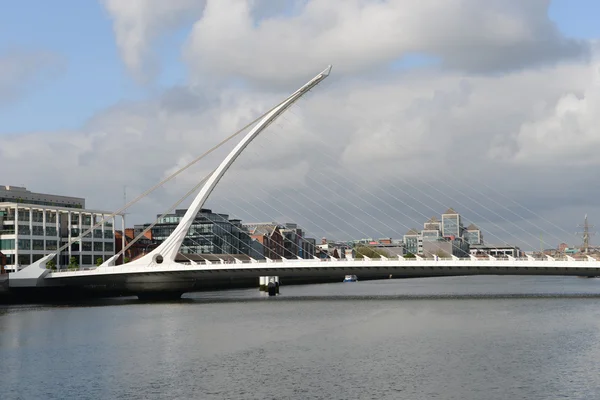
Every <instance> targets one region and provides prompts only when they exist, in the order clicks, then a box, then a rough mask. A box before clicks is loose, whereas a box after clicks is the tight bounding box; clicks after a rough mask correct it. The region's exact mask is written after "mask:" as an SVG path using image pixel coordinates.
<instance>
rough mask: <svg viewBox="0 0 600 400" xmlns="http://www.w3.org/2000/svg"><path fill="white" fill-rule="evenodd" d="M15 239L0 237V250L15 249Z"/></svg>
mask: <svg viewBox="0 0 600 400" xmlns="http://www.w3.org/2000/svg"><path fill="white" fill-rule="evenodd" d="M14 249H15V239H0V250H14Z"/></svg>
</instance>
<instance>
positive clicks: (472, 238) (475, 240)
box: [464, 224, 483, 246]
mask: <svg viewBox="0 0 600 400" xmlns="http://www.w3.org/2000/svg"><path fill="white" fill-rule="evenodd" d="M464 238H465V240H466V241H467V242H469V244H470V245H477V246H480V245H483V235H482V234H481V230H480V229H479V228H478V227H476V226H475V225H474V224H471V225H469V226H468V227H467V229H466V230H465V232H464Z"/></svg>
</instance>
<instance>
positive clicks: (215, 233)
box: [134, 209, 250, 254]
mask: <svg viewBox="0 0 600 400" xmlns="http://www.w3.org/2000/svg"><path fill="white" fill-rule="evenodd" d="M186 211H187V210H175V213H173V214H167V215H165V216H164V217H162V218H159V220H158V222H157V224H156V225H154V226H153V227H152V241H153V242H155V243H156V244H160V243H162V242H163V241H164V240H166V239H167V238H168V237H169V235H171V233H173V231H174V230H175V228H176V227H177V225H178V224H179V222H180V221H181V218H183V216H184V215H185V213H186ZM158 217H160V216H157V218H158ZM146 226H147V225H146ZM143 229H144V225H136V226H135V227H134V232H136V233H137V232H141V231H143ZM180 252H181V253H184V254H249V252H250V236H249V235H248V231H247V230H246V229H245V228H244V227H243V226H242V223H241V221H240V220H238V219H229V215H227V214H216V213H213V212H212V211H211V210H208V209H202V210H200V212H199V213H198V214H197V215H196V218H195V219H194V222H193V223H192V226H191V227H190V229H189V231H188V233H187V235H186V236H185V239H184V240H183V243H182V245H181V249H180Z"/></svg>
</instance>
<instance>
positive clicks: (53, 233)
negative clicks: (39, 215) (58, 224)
mask: <svg viewBox="0 0 600 400" xmlns="http://www.w3.org/2000/svg"><path fill="white" fill-rule="evenodd" d="M46 236H57V232H56V228H55V227H53V226H47V227H46Z"/></svg>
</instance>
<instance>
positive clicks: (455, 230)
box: [442, 208, 464, 238]
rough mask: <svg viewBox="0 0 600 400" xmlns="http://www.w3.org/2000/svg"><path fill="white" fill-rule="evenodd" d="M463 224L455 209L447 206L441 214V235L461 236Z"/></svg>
mask: <svg viewBox="0 0 600 400" xmlns="http://www.w3.org/2000/svg"><path fill="white" fill-rule="evenodd" d="M463 230H464V228H463V224H462V220H461V217H460V214H458V213H457V212H456V211H454V210H453V209H452V208H449V209H448V210H447V211H446V212H445V213H444V214H442V236H444V237H455V238H457V237H461V236H462V234H463Z"/></svg>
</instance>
